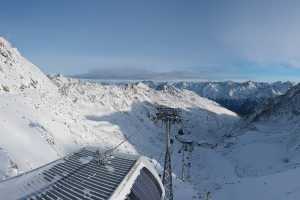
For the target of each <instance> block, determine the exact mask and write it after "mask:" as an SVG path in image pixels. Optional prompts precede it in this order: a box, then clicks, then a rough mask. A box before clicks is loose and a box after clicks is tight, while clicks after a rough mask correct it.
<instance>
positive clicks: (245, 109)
mask: <svg viewBox="0 0 300 200" xmlns="http://www.w3.org/2000/svg"><path fill="white" fill-rule="evenodd" d="M145 83H146V84H148V85H149V86H150V87H152V88H156V89H160V88H162V87H163V86H164V85H171V86H175V87H177V88H179V89H187V90H191V91H193V92H196V93H197V94H199V95H200V96H202V97H206V98H209V99H211V100H214V101H216V102H218V103H219V104H221V105H222V106H224V107H226V108H228V109H229V110H232V111H234V112H236V113H238V114H240V115H247V114H250V113H252V112H253V111H254V109H255V108H256V106H257V105H259V104H261V103H263V102H264V101H266V100H267V99H268V98H272V97H275V96H278V95H281V94H284V93H285V92H286V91H287V90H288V89H289V88H290V87H292V86H293V85H294V83H292V82H280V81H279V82H274V83H263V82H253V81H247V82H243V83H239V82H233V81H226V82H182V81H181V82H161V83H159V82H152V81H147V82H145Z"/></svg>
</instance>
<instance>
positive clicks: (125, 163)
mask: <svg viewBox="0 0 300 200" xmlns="http://www.w3.org/2000/svg"><path fill="white" fill-rule="evenodd" d="M137 159H138V157H135V156H121V155H118V154H115V155H113V156H110V157H108V159H107V161H106V164H105V165H100V164H99V163H98V161H97V159H96V152H95V151H92V150H87V149H83V150H81V151H80V152H78V153H75V154H73V155H71V156H68V157H66V158H65V159H64V162H58V163H57V164H54V165H53V166H52V167H51V168H49V169H47V170H45V171H43V172H42V177H43V179H44V180H46V181H47V182H48V183H49V184H48V185H47V187H44V188H42V189H40V190H39V191H35V192H34V193H31V194H30V195H28V196H26V197H24V198H21V199H26V200H27V199H28V200H29V199H30V200H36V199H46V200H57V199H66V200H69V199H70V200H71V199H72V200H73V199H83V200H91V199H93V200H106V199H109V197H110V196H111V195H112V193H113V192H114V191H115V189H116V188H117V187H118V186H119V184H120V183H121V181H122V180H123V179H124V178H125V176H126V175H127V174H128V172H129V171H130V169H131V168H132V167H133V165H134V164H135V162H136V160H137Z"/></svg>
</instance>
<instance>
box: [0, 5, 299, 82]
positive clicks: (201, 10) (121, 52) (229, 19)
mask: <svg viewBox="0 0 300 200" xmlns="http://www.w3.org/2000/svg"><path fill="white" fill-rule="evenodd" d="M0 5H1V7H0V35H2V36H4V37H5V38H7V39H8V40H9V41H10V42H11V43H12V44H13V45H14V46H16V47H17V48H18V49H19V50H20V51H21V53H22V54H23V55H24V56H25V57H27V58H29V59H30V60H31V61H32V62H33V63H35V64H37V65H38V66H39V67H41V68H42V70H43V71H45V72H46V73H63V74H78V73H85V72H88V71H90V70H94V69H100V70H101V69H108V68H118V69H123V70H133V69H145V70H151V71H158V72H162V71H174V70H176V71H189V72H195V73H198V74H199V78H201V79H209V80H228V79H231V80H248V79H252V80H261V81H276V80H294V81H299V80H300V37H299V35H300V14H299V10H300V1H293V0H286V1H280V0H251V1H249V0H188V1H186V0H181V1H179V0H163V1H162V0H148V1H146V0H126V1H125V0H118V1H117V0H109V1H107V0H51V1H40V0H26V1H17V0H10V1H1V3H0Z"/></svg>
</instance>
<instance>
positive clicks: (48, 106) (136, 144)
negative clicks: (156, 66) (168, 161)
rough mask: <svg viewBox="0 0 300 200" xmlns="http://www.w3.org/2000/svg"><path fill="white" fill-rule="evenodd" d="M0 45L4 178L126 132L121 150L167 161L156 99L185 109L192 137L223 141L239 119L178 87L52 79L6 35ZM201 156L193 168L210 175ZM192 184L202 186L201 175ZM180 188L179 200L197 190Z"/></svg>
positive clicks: (0, 172)
mask: <svg viewBox="0 0 300 200" xmlns="http://www.w3.org/2000/svg"><path fill="white" fill-rule="evenodd" d="M0 45H1V47H0V49H1V51H0V52H1V53H0V68H1V71H0V77H1V80H0V86H1V90H0V127H1V132H0V138H1V140H0V161H1V162H0V178H1V179H4V178H6V177H9V176H12V175H16V174H18V173H21V172H24V171H28V170H30V169H33V168H36V167H38V166H40V165H43V164H45V163H48V162H50V161H53V160H55V159H57V158H59V157H61V156H64V155H66V154H68V153H70V152H74V151H76V150H78V149H79V148H81V147H83V146H99V147H102V148H110V147H113V146H115V145H117V144H118V143H119V142H121V141H123V140H124V138H127V139H128V142H126V143H125V144H123V145H122V146H121V147H120V148H119V149H118V150H119V151H123V152H127V153H142V154H145V155H147V156H149V157H152V158H154V159H156V160H158V161H159V162H160V163H162V149H163V145H164V134H163V127H162V125H161V124H160V123H159V122H157V121H155V120H154V116H155V112H156V109H155V106H156V105H157V104H162V105H166V106H170V107H178V108H180V109H182V112H183V117H184V124H185V127H184V130H185V132H186V133H187V135H188V137H189V138H190V139H193V140H194V141H195V142H201V141H203V140H204V141H206V142H210V143H213V144H214V143H217V142H219V141H221V140H222V136H223V135H224V134H225V133H226V132H227V128H228V127H230V126H231V125H233V124H234V123H235V122H236V121H237V120H238V119H239V118H238V117H237V115H236V114H235V113H233V112H231V111H229V110H227V109H225V108H223V107H221V106H220V105H219V104H217V103H215V102H213V101H210V100H208V99H206V98H202V97H199V96H198V95H197V94H195V93H193V92H191V91H187V90H180V89H176V88H174V87H168V88H166V89H164V90H160V91H157V90H154V89H151V88H149V87H148V86H147V85H145V84H142V83H140V84H129V85H106V86H105V85H101V84H93V83H85V82H80V81H79V80H76V79H67V78H65V77H62V76H55V77H51V79H49V77H47V76H45V75H44V74H43V73H42V72H41V71H40V70H39V69H38V68H37V67H36V66H34V65H33V64H32V63H30V62H29V61H27V60H26V59H25V58H23V57H22V56H21V55H20V53H19V52H18V51H17V50H16V49H14V48H13V47H12V46H11V45H10V44H9V43H8V42H7V41H5V40H4V39H3V38H1V43H0ZM180 147H181V146H180V145H179V144H178V143H177V142H175V143H174V172H175V175H178V174H179V172H180V168H181V154H179V153H177V151H178V149H179V148H180ZM209 151H210V150H209ZM195 152H200V151H199V149H198V148H197V150H195ZM210 153H212V152H210ZM196 154H197V155H198V156H199V158H197V156H196V157H195V159H194V160H195V161H194V162H193V165H192V169H191V170H192V171H193V172H195V174H200V175H201V174H202V176H204V177H205V176H206V175H207V174H206V173H204V171H202V170H200V171H199V166H200V167H201V164H202V159H203V158H202V153H201V154H198V153H196ZM196 154H195V155H196ZM208 159H209V160H210V159H211V158H208ZM215 161H216V160H215ZM215 161H211V162H215ZM217 169H218V167H217V168H216V171H217ZM206 170H210V169H208V168H206ZM221 174H222V173H221ZM200 175H199V176H200ZM191 183H192V185H194V186H195V187H200V185H199V184H200V182H199V179H198V178H197V177H196V176H195V177H192V178H191ZM175 187H176V190H175V191H176V195H177V199H182V198H181V197H182V196H184V197H185V198H186V199H192V196H194V195H196V194H195V191H194V189H193V188H192V187H191V185H190V183H188V182H187V183H185V184H182V183H181V182H180V181H175ZM199 191H200V190H199ZM180 196H181V197H180Z"/></svg>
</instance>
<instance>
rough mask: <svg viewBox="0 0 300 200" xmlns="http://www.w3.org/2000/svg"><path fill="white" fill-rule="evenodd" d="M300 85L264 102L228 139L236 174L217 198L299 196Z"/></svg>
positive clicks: (228, 153)
mask: <svg viewBox="0 0 300 200" xmlns="http://www.w3.org/2000/svg"><path fill="white" fill-rule="evenodd" d="M299 97H300V86H299V85H296V86H294V87H292V88H291V89H290V90H288V92H287V93H286V94H285V95H281V96H278V97H276V98H274V99H271V100H269V101H268V103H266V104H264V105H262V106H261V107H260V109H259V110H257V111H256V113H254V114H252V115H251V116H249V117H248V118H247V119H246V120H245V122H244V123H241V127H240V128H237V129H236V130H234V131H233V132H232V135H235V137H233V138H229V139H228V140H227V141H226V140H225V146H227V147H226V148H225V149H226V150H225V149H223V150H222V152H223V155H224V157H225V158H226V159H227V160H229V161H230V162H231V163H232V164H233V165H234V166H235V175H236V178H233V180H232V182H230V183H229V184H225V185H223V187H222V188H221V189H220V190H218V191H216V193H215V198H216V199H246V200H248V199H249V200H252V199H272V200H282V199H285V200H289V199H290V200H292V199H299V198H300V193H299V185H298V181H297V178H296V177H299V175H300V165H299V163H300V148H299V147H300V137H299V128H300V123H299V116H300V115H299V113H300V112H299V108H300V99H299Z"/></svg>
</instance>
